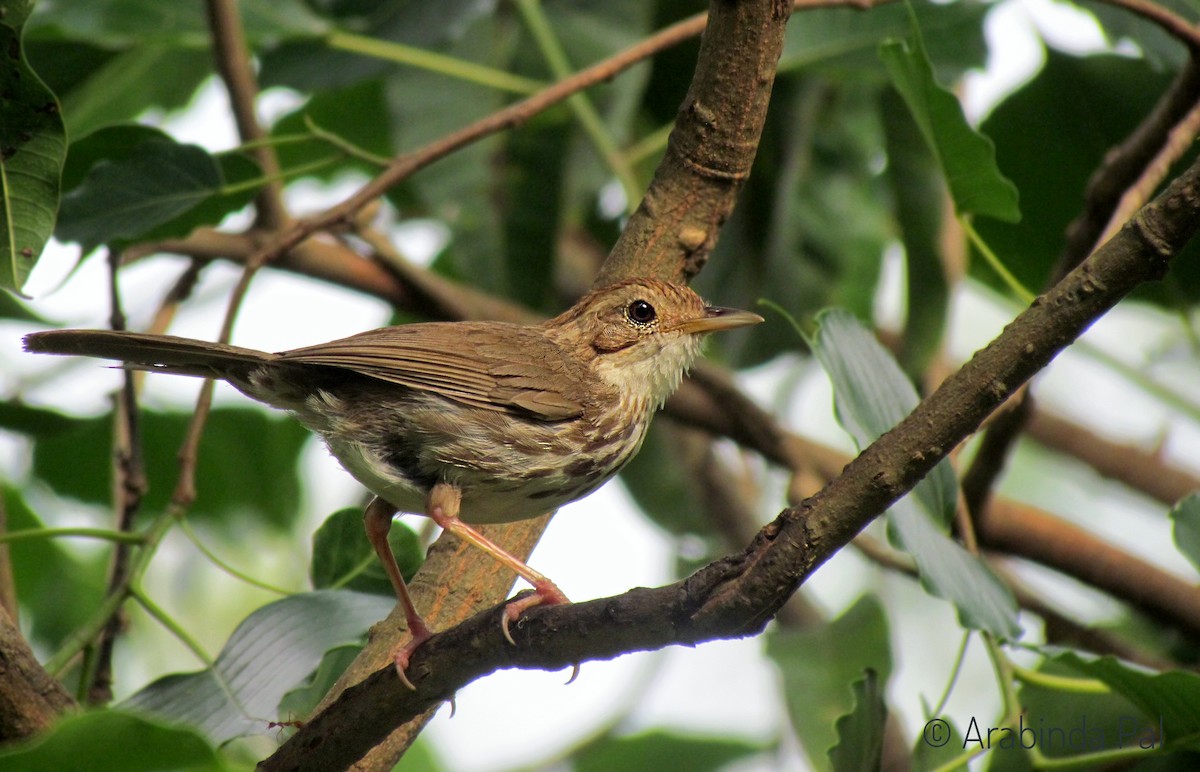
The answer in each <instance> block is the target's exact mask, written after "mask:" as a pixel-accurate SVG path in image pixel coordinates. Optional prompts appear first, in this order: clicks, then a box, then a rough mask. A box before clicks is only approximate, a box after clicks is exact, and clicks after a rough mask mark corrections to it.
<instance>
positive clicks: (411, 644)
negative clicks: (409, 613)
mask: <svg viewBox="0 0 1200 772" xmlns="http://www.w3.org/2000/svg"><path fill="white" fill-rule="evenodd" d="M409 633H411V634H412V637H411V638H410V639H409V640H408V643H406V644H404V645H403V646H397V647H396V649H395V650H394V651H393V652H392V662H393V663H395V665H396V675H397V676H399V678H400V683H402V684H404V685H405V686H407V687H408V688H409V689H410V690H411V691H414V692H415V691H416V690H417V687H415V686H413V682H412V681H410V680H409V678H408V661H409V659H410V658H412V654H413V652H414V651H416V650H417V648H418V647H420V645H421V644H422V643H425V641H427V640H429V639H430V638H431V637H433V631H432V630H430V629H429V627H428V626H426V625H425V624H424V623H421V624H419V625H413V624H411V623H410V624H409Z"/></svg>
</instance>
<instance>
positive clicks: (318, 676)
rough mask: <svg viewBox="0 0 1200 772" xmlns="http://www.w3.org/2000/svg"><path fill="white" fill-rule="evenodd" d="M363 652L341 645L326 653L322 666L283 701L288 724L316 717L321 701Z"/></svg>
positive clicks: (282, 715) (280, 711)
mask: <svg viewBox="0 0 1200 772" xmlns="http://www.w3.org/2000/svg"><path fill="white" fill-rule="evenodd" d="M360 651H362V646H357V645H354V646H337V647H335V648H332V649H330V650H329V651H327V652H325V655H324V656H323V657H321V664H320V665H318V666H317V669H316V670H314V671H313V672H312V674H311V675H310V676H309V678H308V679H307V680H306V681H304V682H303V683H302V684H301V685H300V686H297V687H296V688H295V689H292V690H291V691H289V692H288V693H287V694H285V695H283V697H281V698H280V699H279V709H278V714H279V716H280V718H281V719H283V720H285V721H301V720H303V719H304V718H305V717H306V716H310V715H312V712H313V709H314V708H316V707H317V704H318V703H319V702H320V701H321V698H322V697H324V696H325V694H326V693H327V692H328V691H329V690H330V689H332V688H333V685H334V683H336V682H337V680H338V679H339V678H341V677H342V673H344V672H346V668H348V667H349V666H350V663H351V662H353V661H354V658H355V657H357V656H358V653H359V652H360Z"/></svg>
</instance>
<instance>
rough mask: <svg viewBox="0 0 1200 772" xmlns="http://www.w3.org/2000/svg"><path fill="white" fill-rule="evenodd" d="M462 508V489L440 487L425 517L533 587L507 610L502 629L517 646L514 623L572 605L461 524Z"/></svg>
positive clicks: (551, 586)
mask: <svg viewBox="0 0 1200 772" xmlns="http://www.w3.org/2000/svg"><path fill="white" fill-rule="evenodd" d="M461 504H462V492H461V491H459V489H458V488H456V487H455V486H453V485H447V484H445V483H439V484H437V485H435V486H433V490H431V491H430V492H429V501H428V505H427V506H426V512H425V513H426V514H427V515H429V517H430V518H431V519H432V520H433V521H434V522H435V523H437V524H438V525H439V526H441V527H442V529H443V530H446V531H449V532H450V533H452V534H454V535H455V536H457V537H459V538H460V539H464V540H466V541H468V542H470V543H471V544H474V545H475V546H476V547H478V548H479V549H481V550H483V551H484V552H486V553H487V554H489V555H491V556H492V557H493V558H495V559H496V560H497V561H498V562H500V563H501V564H503V565H505V566H507V567H509V568H511V569H512V570H513V571H515V572H516V574H517V576H520V577H521V578H522V579H524V580H525V581H527V582H529V583H530V584H532V585H533V593H532V594H530V595H526V596H525V597H523V598H518V599H517V600H514V601H512V602H510V603H509V604H508V606H506V607H505V609H504V617H503V619H502V621H501V623H500V626H501V629H502V630H503V631H504V637H505V639H507V640H508V642H509V643H511V644H513V645H514V646H515V645H516V642H515V641H514V640H513V638H512V634H511V633H510V632H509V631H508V625H509V623H510V622H511V621H513V620H515V619H517V618H518V617H520V616H521V614H522V613H523V612H524V611H525V610H526V609H529V608H533V607H534V606H541V605H555V604H559V603H570V602H571V601H570V600H568V599H567V596H566V595H564V594H563V592H562V590H560V589H558V587H556V586H555V584H554V582H552V581H550V580H549V579H548V578H547V577H546V576H545V575H544V574H541V573H538V572H537V571H535V570H533V569H532V568H530V567H529V566H528V565H526V564H525V562H524V561H522V560H521V559H520V558H518V557H516V556H515V555H513V554H512V553H510V552H508V551H507V550H505V549H504V548H503V547H501V546H500V545H499V544H496V543H495V542H494V541H492V540H491V539H489V538H488V537H486V536H484V535H483V534H481V533H480V532H479V531H476V530H475V529H474V528H472V527H471V526H469V525H467V524H466V523H464V522H463V521H462V520H460V519H459V517H458V512H459V507H460V506H461Z"/></svg>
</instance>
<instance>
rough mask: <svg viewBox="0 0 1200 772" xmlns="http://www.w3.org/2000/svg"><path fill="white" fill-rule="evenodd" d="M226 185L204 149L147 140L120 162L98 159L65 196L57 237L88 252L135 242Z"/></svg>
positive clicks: (219, 171)
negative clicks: (75, 242) (122, 241)
mask: <svg viewBox="0 0 1200 772" xmlns="http://www.w3.org/2000/svg"><path fill="white" fill-rule="evenodd" d="M223 183H224V180H223V178H222V176H221V168H220V166H219V165H218V164H217V162H216V159H215V158H213V157H212V156H211V155H209V154H208V153H207V152H206V151H205V150H204V149H203V148H200V147H197V146H196V145H182V144H179V143H176V142H174V141H172V140H169V139H148V140H146V141H145V142H142V143H140V144H139V145H137V147H135V148H132V149H130V151H129V152H127V153H125V154H124V156H123V157H122V158H119V159H102V160H99V161H98V162H97V163H96V164H95V165H94V166H93V167H92V168H91V169H90V170H89V171H88V174H87V176H86V177H85V178H84V179H83V181H82V182H81V183H80V184H79V186H78V187H76V188H75V189H74V190H72V191H71V192H70V193H68V194H67V195H66V196H64V198H63V203H62V216H61V218H60V221H59V226H58V230H57V232H56V235H57V236H58V237H59V238H60V239H62V240H63V241H77V242H79V243H80V244H81V245H82V246H83V249H84V252H85V253H86V252H90V251H91V250H93V249H95V248H96V247H97V246H100V245H102V244H110V243H113V242H116V241H119V240H131V239H136V238H138V237H140V236H142V235H143V234H145V233H147V232H149V231H151V230H152V229H154V228H155V227H157V226H159V225H162V224H163V223H166V222H168V221H170V220H172V219H174V218H176V217H178V216H179V215H181V214H183V213H184V212H187V211H189V210H191V209H193V208H195V207H196V206H197V205H198V204H200V202H202V201H204V200H205V199H207V198H209V197H210V196H212V195H214V194H216V193H218V192H219V189H220V187H221V186H222V184H223Z"/></svg>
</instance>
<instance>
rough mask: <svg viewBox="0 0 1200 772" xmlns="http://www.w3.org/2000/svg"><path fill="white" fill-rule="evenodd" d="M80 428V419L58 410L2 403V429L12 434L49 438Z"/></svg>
mask: <svg viewBox="0 0 1200 772" xmlns="http://www.w3.org/2000/svg"><path fill="white" fill-rule="evenodd" d="M2 297H4V296H3V295H0V298H2ZM79 426H80V419H78V418H75V417H74V416H69V415H66V414H65V413H60V412H58V411H57V410H47V409H46V408H43V407H31V406H29V405H22V404H21V403H19V402H0V427H3V428H5V429H7V430H9V431H11V432H17V433H18V434H27V435H29V436H32V437H49V436H52V435H55V434H60V433H62V432H66V431H71V430H73V429H78V428H79Z"/></svg>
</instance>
